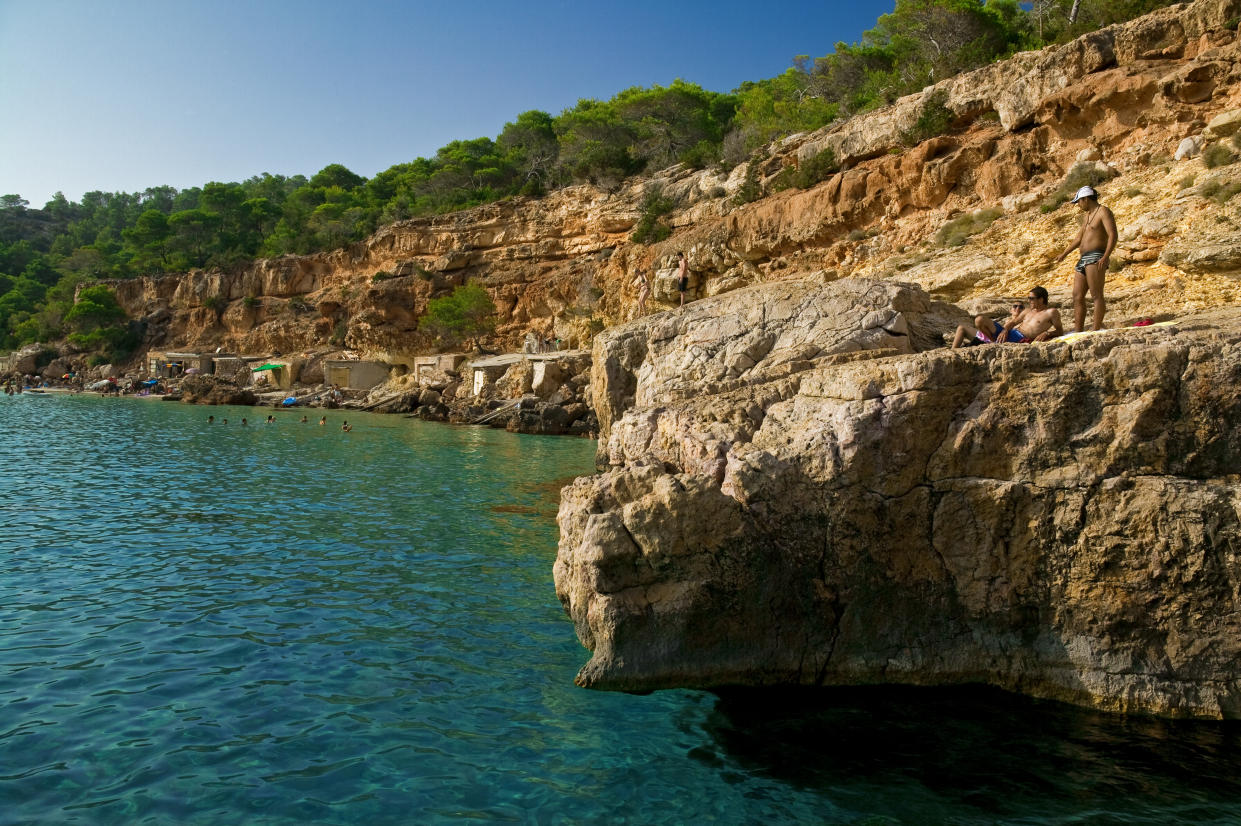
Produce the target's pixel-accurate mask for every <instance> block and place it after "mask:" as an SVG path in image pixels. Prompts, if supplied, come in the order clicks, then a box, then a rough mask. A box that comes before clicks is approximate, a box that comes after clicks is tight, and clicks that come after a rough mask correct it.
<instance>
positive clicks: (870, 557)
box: [555, 281, 1241, 717]
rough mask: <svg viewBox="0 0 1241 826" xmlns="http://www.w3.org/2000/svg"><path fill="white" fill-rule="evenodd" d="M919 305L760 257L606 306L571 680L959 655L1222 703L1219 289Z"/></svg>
mask: <svg viewBox="0 0 1241 826" xmlns="http://www.w3.org/2000/svg"><path fill="white" fill-rule="evenodd" d="M833 309H834V310H835V311H836V312H833ZM730 319H732V320H733V321H735V322H736V323H732V322H730ZM944 321H945V319H944V313H943V312H942V308H939V307H936V306H935V305H933V304H932V303H931V302H930V301H929V300H928V299H927V298H926V296H925V295H924V294H921V293H919V292H918V291H916V290H914V289H911V288H906V287H901V286H894V285H891V284H880V283H878V282H865V281H847V282H837V283H835V284H829V285H826V286H819V285H816V284H809V283H803V284H800V285H797V284H790V283H782V284H778V285H765V286H761V287H758V288H754V289H750V290H744V291H739V292H737V293H730V294H728V295H726V296H721V297H720V298H717V299H712V300H708V301H703V302H698V303H696V304H694V305H692V306H687V307H686V308H685V310H684V312H683V313H681V314H676V315H673V314H661V315H658V316H653V317H649V318H647V319H643V320H642V321H640V322H635V323H634V324H631V325H629V326H627V327H624V328H620V329H617V330H613V331H609V332H608V333H607V334H605V335H604V336H601V337H600V339H599V340H598V342H597V344H596V350H595V358H594V364H595V368H594V369H595V374H594V389H595V393H596V404H597V405H598V408H599V411H600V421H601V427H602V432H601V445H602V447H601V452H600V456H601V459H604V460H606V461H607V463H608V464H610V465H611V468H610V469H608V470H607V471H606V472H603V473H602V474H600V475H597V476H593V477H587V478H582V479H579V480H577V481H576V482H575V483H574V484H572V485H571V486H569V487H568V488H566V489H565V490H564V493H563V499H562V503H561V508H560V515H559V522H560V528H561V542H560V548H559V553H558V556H557V559H556V564H555V580H556V590H557V593H558V595H559V597H560V599H561V601H562V603H563V604H564V606H565V609H566V611H567V612H568V613H569V615H570V616H571V617H572V619H573V621H574V623H575V625H576V629H577V633H578V636H579V637H580V639H581V640H582V642H583V643H584V644H585V645H586V646H587V647H588V648H589V649H591V650H592V651H593V656H592V657H591V659H590V661H589V662H588V663H587V664H586V666H585V667H584V668H583V669H582V671H581V673H580V674H579V675H578V682H579V684H581V685H584V686H587V687H591V688H601V689H616V690H626V691H644V690H650V689H658V688H669V687H678V686H680V687H698V688H711V687H721V686H726V685H777V684H798V685H840V684H868V683H908V684H925V685H929V684H950V683H967V682H978V683H989V684H992V685H996V686H999V687H1002V688H1006V689H1010V690H1013V691H1018V692H1022V693H1025V694H1029V695H1033V696H1039V697H1046V698H1054V699H1059V700H1064V701H1068V702H1073V703H1078V704H1082V705H1087V706H1093V707H1098V708H1104V709H1111V710H1116V711H1126V712H1147V713H1155V714H1162V715H1169V716H1195V717H1239V716H1241V614H1239V613H1238V609H1239V608H1241V560H1239V559H1238V554H1239V553H1241V477H1239V476H1238V471H1239V469H1241V390H1239V389H1238V388H1241V311H1237V310H1233V311H1223V312H1221V313H1218V314H1217V315H1216V316H1214V317H1213V318H1211V319H1207V320H1198V321H1196V322H1195V321H1189V322H1186V323H1183V324H1180V325H1178V326H1175V327H1155V328H1145V329H1135V330H1127V331H1116V332H1111V333H1104V334H1100V335H1096V336H1090V337H1086V338H1084V339H1079V340H1077V341H1073V342H1051V343H1048V344H1043V345H1021V346H1017V345H1005V346H996V347H980V348H974V349H970V350H961V351H950V350H947V349H938V350H935V351H932V352H909V351H910V350H913V349H917V348H914V347H913V346H912V344H913V343H916V341H917V336H915V335H904V336H903V335H900V334H899V333H900V331H901V329H902V328H904V330H905V331H906V332H908V333H913V332H915V331H917V330H919V329H921V328H923V327H925V326H927V325H930V324H931V323H932V322H935V323H938V324H943V323H944ZM878 330H884V331H886V332H885V333H884V334H883V338H879V337H878V335H879V334H878V333H877V331H878ZM743 342H749V343H750V344H751V345H754V342H760V344H758V345H757V346H751V347H750V348H749V349H748V350H746V349H745V347H743V346H742V343H743ZM794 342H796V344H794ZM893 342H896V343H897V344H898V347H897V348H896V349H897V350H900V349H901V348H902V347H903V348H904V350H905V352H906V353H907V354H904V355H893V352H894V349H893V347H892V346H891V345H892V344H893ZM880 345H882V346H880ZM742 352H744V353H745V355H744V357H743V358H742V357H739V355H738V354H739V353H742ZM694 387H696V388H698V389H697V391H692V388H694Z"/></svg>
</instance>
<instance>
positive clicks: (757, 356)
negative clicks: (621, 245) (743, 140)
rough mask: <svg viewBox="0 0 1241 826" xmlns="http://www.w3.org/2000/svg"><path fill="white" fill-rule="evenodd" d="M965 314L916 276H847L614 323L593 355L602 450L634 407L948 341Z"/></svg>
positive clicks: (769, 287) (730, 296)
mask: <svg viewBox="0 0 1241 826" xmlns="http://www.w3.org/2000/svg"><path fill="white" fill-rule="evenodd" d="M965 319H966V316H965V313H964V312H961V311H959V310H956V309H955V308H953V307H951V306H950V305H946V304H943V303H940V302H935V301H932V300H931V299H930V297H929V296H928V295H927V294H926V293H924V292H922V291H921V290H918V289H916V288H914V287H912V286H910V285H906V284H899V283H893V282H878V281H863V280H855V279H844V280H841V281H837V282H834V283H831V284H828V285H826V286H823V285H821V284H819V283H817V282H814V281H810V280H805V281H786V282H780V283H778V284H769V285H764V286H761V287H752V288H747V289H743V290H736V291H734V292H730V293H727V294H725V295H722V296H717V297H715V298H711V299H705V300H702V301H696V302H694V303H692V304H688V305H686V306H685V307H684V308H683V309H682V310H681V311H675V312H665V313H660V314H658V315H653V316H647V317H646V318H643V319H642V320H640V321H638V322H634V323H631V324H628V325H625V326H623V327H618V328H613V329H612V330H608V331H605V332H604V333H603V334H601V335H600V336H599V337H598V338H596V340H595V350H594V354H593V365H594V369H593V372H592V378H591V395H592V397H593V399H594V407H595V411H596V413H597V414H598V416H599V422H600V428H601V431H600V438H601V439H602V440H603V441H602V442H601V447H600V450H601V452H603V451H606V450H608V448H607V447H606V443H607V438H608V435H609V433H610V432H611V427H612V424H613V423H614V422H617V421H618V420H619V419H620V418H621V416H622V415H623V414H624V413H625V411H627V410H628V409H630V408H631V407H635V406H636V407H637V408H639V409H652V408H655V407H657V406H659V405H662V404H669V403H673V402H678V401H681V400H684V399H688V398H693V397H696V396H701V395H704V394H708V395H709V394H714V393H719V392H722V391H725V390H728V389H732V388H735V387H742V386H746V385H753V384H760V383H764V382H768V381H770V380H772V379H773V378H777V377H781V376H787V375H790V374H793V373H795V372H798V371H801V370H805V369H807V368H808V367H809V366H811V365H814V364H817V363H820V362H822V361H823V360H825V359H826V360H834V361H839V360H842V359H848V358H851V357H852V355H851V354H854V353H858V352H862V351H880V352H884V353H912V352H914V350H915V349H927V348H928V347H931V346H936V345H940V344H942V341H941V340H940V335H939V331H941V330H944V329H951V328H952V327H953V326H955V325H956V324H957V323H958V322H959V321H964V320H965Z"/></svg>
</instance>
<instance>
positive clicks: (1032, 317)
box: [952, 287, 1064, 348]
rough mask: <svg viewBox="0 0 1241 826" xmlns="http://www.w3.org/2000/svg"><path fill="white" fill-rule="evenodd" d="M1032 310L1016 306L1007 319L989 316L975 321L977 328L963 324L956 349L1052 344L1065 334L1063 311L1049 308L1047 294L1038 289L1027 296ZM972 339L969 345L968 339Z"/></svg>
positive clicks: (957, 335) (1034, 289) (953, 344)
mask: <svg viewBox="0 0 1241 826" xmlns="http://www.w3.org/2000/svg"><path fill="white" fill-rule="evenodd" d="M1026 298H1027V299H1028V300H1029V301H1030V306H1029V307H1028V308H1027V307H1024V306H1023V305H1021V304H1016V305H1014V306H1013V311H1012V312H1011V313H1010V314H1009V316H1008V318H1006V319H996V320H992V319H990V318H988V317H987V316H985V315H980V316H978V317H977V318H975V319H974V325H975V326H974V327H971V326H970V325H968V324H961V325H959V326H958V327H957V332H956V336H955V337H954V338H953V340H952V346H953V347H954V348H955V347H961V346H970V345H973V344H987V343H991V342H1001V343H1003V342H1014V343H1026V344H1028V343H1030V342H1033V341H1048V340H1050V339H1053V338H1055V337H1056V336H1058V335H1061V334H1063V333H1064V326H1063V325H1062V324H1061V322H1060V311H1059V310H1057V309H1056V308H1055V307H1048V306H1047V290H1045V289H1043V288H1042V287H1035V288H1033V289H1032V290H1030V294H1029V295H1028V296H1026ZM967 338H968V339H969V340H968V341H967V340H966V339H967Z"/></svg>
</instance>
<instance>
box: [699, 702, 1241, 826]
mask: <svg viewBox="0 0 1241 826" xmlns="http://www.w3.org/2000/svg"><path fill="white" fill-rule="evenodd" d="M705 728H706V730H707V731H708V732H709V733H710V735H711V740H712V744H711V746H709V747H704V748H702V749H700V750H697V751H696V752H695V754H694V756H695V758H696V759H699V760H702V761H704V762H705V763H713V762H715V763H719V762H720V761H721V760H725V761H736V762H738V763H740V764H742V765H744V766H745V767H746V768H747V769H748V770H750V771H754V772H761V773H763V774H765V775H768V776H770V777H773V778H778V779H780V780H782V781H784V782H787V783H789V784H791V785H794V786H796V787H798V788H802V789H824V788H831V789H833V800H834V801H835V802H837V803H840V804H843V805H846V806H847V807H849V808H852V809H855V810H869V811H870V812H872V813H875V814H883V815H885V816H888V817H893V818H896V819H897V820H899V821H901V822H905V821H907V820H910V819H911V818H913V817H915V816H916V814H915V813H920V814H921V815H924V816H926V817H928V818H929V819H932V820H933V819H935V818H939V819H940V821H941V822H951V823H997V822H1003V823H1049V822H1050V823H1074V822H1081V821H1080V820H1079V818H1080V817H1081V816H1082V814H1083V812H1093V814H1092V815H1091V819H1090V820H1089V821H1088V822H1092V823H1103V822H1114V823H1152V824H1155V823H1167V822H1169V821H1170V820H1173V821H1177V820H1179V822H1184V823H1210V822H1219V823H1236V822H1241V776H1238V775H1237V774H1236V772H1235V767H1236V766H1237V758H1238V756H1241V726H1237V725H1233V724H1228V725H1218V724H1204V723H1201V722H1185V721H1168V720H1158V719H1151V718H1142V717H1131V718H1121V717H1116V716H1113V715H1106V714H1100V713H1097V712H1092V711H1088V710H1084V709H1077V708H1073V707H1069V706H1064V705H1061V704H1059V703H1050V702H1041V701H1036V700H1029V699H1026V698H1021V697H1015V696H1012V695H1008V694H1005V693H1002V692H1000V691H997V690H994V689H987V688H981V687H963V688H953V689H946V688H942V689H925V688H922V689H914V688H899V687H867V688H845V689H829V690H826V691H810V690H785V691H731V692H726V693H724V694H723V696H722V697H721V699H720V701H719V702H718V703H717V704H716V707H715V709H714V710H713V712H712V714H711V715H710V717H709V719H708V721H707V723H706V726H705ZM721 755H723V756H724V757H723V758H722V757H721Z"/></svg>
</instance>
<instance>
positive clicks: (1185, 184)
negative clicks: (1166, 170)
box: [1180, 175, 1194, 189]
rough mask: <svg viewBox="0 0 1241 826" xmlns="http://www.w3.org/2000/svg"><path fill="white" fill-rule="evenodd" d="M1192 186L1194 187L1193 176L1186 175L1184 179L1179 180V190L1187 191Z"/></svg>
mask: <svg viewBox="0 0 1241 826" xmlns="http://www.w3.org/2000/svg"><path fill="white" fill-rule="evenodd" d="M1193 185H1194V176H1193V175H1186V176H1185V177H1184V178H1181V184H1180V186H1181V189H1189V188H1190V187H1191V186H1193Z"/></svg>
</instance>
